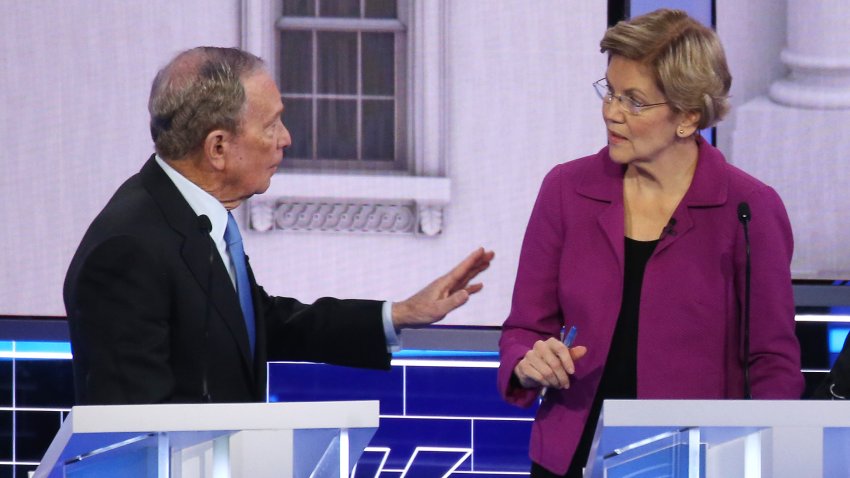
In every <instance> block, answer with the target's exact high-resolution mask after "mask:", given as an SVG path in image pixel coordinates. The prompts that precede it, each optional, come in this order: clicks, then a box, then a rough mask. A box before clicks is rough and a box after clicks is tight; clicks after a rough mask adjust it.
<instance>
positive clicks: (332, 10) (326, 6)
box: [319, 0, 360, 18]
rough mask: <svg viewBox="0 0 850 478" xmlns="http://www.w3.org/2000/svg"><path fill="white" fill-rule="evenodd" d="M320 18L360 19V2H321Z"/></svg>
mask: <svg viewBox="0 0 850 478" xmlns="http://www.w3.org/2000/svg"><path fill="white" fill-rule="evenodd" d="M319 2H320V7H319V16H320V17H354V18H360V0H319Z"/></svg>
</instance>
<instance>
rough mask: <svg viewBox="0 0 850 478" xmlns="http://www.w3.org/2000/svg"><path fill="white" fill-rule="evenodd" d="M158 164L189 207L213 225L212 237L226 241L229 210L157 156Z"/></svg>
mask: <svg viewBox="0 0 850 478" xmlns="http://www.w3.org/2000/svg"><path fill="white" fill-rule="evenodd" d="M155 159H156V162H157V164H159V167H161V168H162V170H163V171H165V174H166V175H167V176H168V177H169V179H171V182H173V183H174V185H175V186H177V190H178V191H180V194H181V195H182V196H183V198H184V199H186V202H187V203H189V207H191V208H192V210H193V211H194V212H195V214H197V215H198V216H200V215H206V216H207V217H208V218H210V222H211V223H212V231H210V236H212V237H213V238H214V239H216V242H218V241H219V240H224V228H225V227H227V209H225V208H224V206H223V205H222V204H221V203H220V202H219V201H218V199H216V198H215V197H214V196H212V195H211V194H210V193H208V192H206V191H204V190H203V189H201V188H200V187H198V185H197V184H195V183H193V182H192V181H189V180H188V179H186V177H185V176H183V175H182V174H180V173H179V172H178V171H177V170H176V169H174V168H172V167H171V166H169V165H168V163H166V162H165V161H164V160H163V159H162V158H160V157H159V155H157V156H156V158H155Z"/></svg>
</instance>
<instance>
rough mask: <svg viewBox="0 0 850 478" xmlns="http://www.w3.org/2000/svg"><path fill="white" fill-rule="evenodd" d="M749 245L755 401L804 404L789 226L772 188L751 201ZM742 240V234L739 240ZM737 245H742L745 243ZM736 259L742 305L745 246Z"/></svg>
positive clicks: (751, 351)
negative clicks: (787, 399) (795, 317)
mask: <svg viewBox="0 0 850 478" xmlns="http://www.w3.org/2000/svg"><path fill="white" fill-rule="evenodd" d="M749 203H750V208H751V210H752V212H753V215H752V220H751V222H750V225H749V233H750V244H751V261H752V262H751V264H752V266H751V272H752V276H751V302H750V320H751V323H750V383H751V387H752V394H753V397H754V398H763V399H782V398H791V399H796V398H800V395H801V394H802V391H803V375H802V373H801V371H800V344H799V342H798V340H797V337H796V334H795V331H794V329H795V322H794V297H793V291H792V287H791V256H792V254H793V249H794V239H793V235H792V233H791V223H790V221H789V220H788V214H787V213H786V211H785V206H784V205H783V204H782V200H781V199H780V198H779V195H778V194H776V191H774V190H773V189H772V188H769V187H765V188H762V189H760V190H758V191H757V192H756V193H755V194H754V195H752V196H751V197H750V198H749ZM741 236H743V234H741ZM739 242H741V243H743V237H741V238H740V240H739ZM738 250H739V251H741V252H740V254H739V259H738V264H739V266H738V283H739V287H738V297H740V298H741V300H742V301H743V300H744V299H743V298H744V293H745V291H744V287H745V286H744V273H745V272H744V261H745V258H744V252H743V251H744V245H743V244H740V247H739V248H738Z"/></svg>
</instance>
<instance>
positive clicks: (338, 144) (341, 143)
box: [318, 100, 357, 160]
mask: <svg viewBox="0 0 850 478" xmlns="http://www.w3.org/2000/svg"><path fill="white" fill-rule="evenodd" d="M318 129H319V135H318V147H319V158H321V159H352V160H356V159H357V102H356V101H354V100H319V118H318Z"/></svg>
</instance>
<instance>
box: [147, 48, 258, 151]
mask: <svg viewBox="0 0 850 478" xmlns="http://www.w3.org/2000/svg"><path fill="white" fill-rule="evenodd" d="M264 67H265V66H264V64H263V60H261V59H260V58H259V57H257V56H255V55H252V54H251V53H248V52H245V51H242V50H238V49H236V48H218V47H198V48H193V49H191V50H187V51H184V52H182V53H180V54H179V55H177V56H176V57H175V58H174V59H173V60H171V62H169V63H168V64H167V65H166V66H165V67H164V68H163V69H161V70H160V71H159V73H157V75H156V78H154V80H153V85H152V86H151V95H150V99H149V100H148V111H149V112H150V115H151V123H150V125H151V137H152V138H153V142H154V146H155V147H156V152H157V154H158V155H159V156H160V157H162V158H165V159H171V160H175V159H180V158H183V157H185V156H186V155H188V154H189V153H192V152H194V151H196V150H197V149H198V148H200V147H201V146H202V145H203V143H204V140H205V138H206V136H207V134H209V132H210V131H213V130H215V129H223V130H225V131H229V132H231V133H234V134H239V128H240V120H241V118H242V113H243V110H244V108H245V103H246V96H245V88H244V87H243V85H242V80H243V79H244V78H245V77H246V76H248V75H250V74H252V73H255V72H257V71H260V70H262V69H263V68H264Z"/></svg>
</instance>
